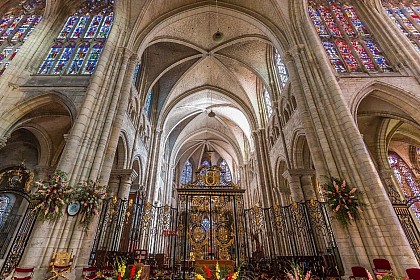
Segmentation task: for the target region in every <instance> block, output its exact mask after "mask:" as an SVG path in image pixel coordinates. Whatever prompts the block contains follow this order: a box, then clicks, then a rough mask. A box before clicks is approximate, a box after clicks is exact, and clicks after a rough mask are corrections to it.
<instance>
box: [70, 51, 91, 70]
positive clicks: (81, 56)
mask: <svg viewBox="0 0 420 280" xmlns="http://www.w3.org/2000/svg"><path fill="white" fill-rule="evenodd" d="M89 48H90V45H89V44H83V45H80V46H79V48H78V49H77V52H76V54H75V56H74V59H73V61H72V62H71V65H70V68H69V70H68V73H69V74H79V73H80V70H81V69H82V65H83V62H84V61H85V58H86V56H87V53H88V51H89Z"/></svg>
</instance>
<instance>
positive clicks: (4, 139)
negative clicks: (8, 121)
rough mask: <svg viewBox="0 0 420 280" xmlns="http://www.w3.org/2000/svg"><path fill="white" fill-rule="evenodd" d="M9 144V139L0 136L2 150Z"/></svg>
mask: <svg viewBox="0 0 420 280" xmlns="http://www.w3.org/2000/svg"><path fill="white" fill-rule="evenodd" d="M6 143H7V138H6V137H5V136H0V149H1V148H4V147H5V146H6Z"/></svg>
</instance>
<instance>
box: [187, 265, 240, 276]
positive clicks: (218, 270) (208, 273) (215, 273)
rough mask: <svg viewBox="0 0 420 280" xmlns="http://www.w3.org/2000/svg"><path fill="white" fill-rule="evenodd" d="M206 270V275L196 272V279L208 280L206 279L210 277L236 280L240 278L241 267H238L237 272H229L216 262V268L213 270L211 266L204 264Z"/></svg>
mask: <svg viewBox="0 0 420 280" xmlns="http://www.w3.org/2000/svg"><path fill="white" fill-rule="evenodd" d="M204 272H205V276H206V277H204V276H203V275H201V274H199V273H194V279H195V280H206V279H210V280H222V279H223V280H236V279H240V277H239V272H240V269H238V271H236V272H231V273H229V271H228V269H227V268H222V269H221V268H220V266H219V263H218V262H217V263H216V267H215V270H214V271H212V270H210V268H208V267H207V266H204Z"/></svg>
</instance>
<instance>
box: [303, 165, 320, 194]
mask: <svg viewBox="0 0 420 280" xmlns="http://www.w3.org/2000/svg"><path fill="white" fill-rule="evenodd" d="M300 172H301V176H300V182H301V184H302V191H303V196H304V198H305V200H309V199H311V198H314V199H316V198H317V195H316V192H315V189H314V186H313V184H312V178H313V176H314V175H315V171H314V170H301V171H300Z"/></svg>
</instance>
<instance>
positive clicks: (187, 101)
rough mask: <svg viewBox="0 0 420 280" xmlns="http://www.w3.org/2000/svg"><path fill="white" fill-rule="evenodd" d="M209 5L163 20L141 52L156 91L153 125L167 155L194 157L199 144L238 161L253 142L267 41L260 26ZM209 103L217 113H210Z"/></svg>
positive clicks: (258, 123)
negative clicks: (201, 10)
mask: <svg viewBox="0 0 420 280" xmlns="http://www.w3.org/2000/svg"><path fill="white" fill-rule="evenodd" d="M219 24H220V30H221V31H222V32H223V34H224V38H223V40H222V41H221V42H216V41H215V40H213V38H212V35H213V34H214V33H215V32H216V31H217V15H216V12H215V9H214V7H212V8H210V7H209V9H208V11H207V12H204V13H200V14H195V15H191V16H187V17H180V18H179V20H178V21H175V22H173V23H171V24H170V25H167V26H165V27H161V28H160V30H159V32H157V33H156V35H155V37H154V39H153V40H152V41H151V43H150V44H149V47H148V48H147V49H146V51H145V53H144V56H143V61H142V63H143V65H146V66H145V67H146V69H147V79H146V88H147V89H153V94H154V96H155V97H154V98H156V95H158V106H157V110H158V114H159V118H158V121H157V122H158V126H159V127H160V128H162V130H163V131H162V136H163V140H164V141H165V142H164V144H165V147H166V148H167V149H169V151H171V155H170V161H171V163H172V164H174V165H178V164H179V165H181V166H182V165H183V164H184V163H185V162H186V161H187V160H188V159H189V158H193V157H194V158H200V156H198V155H197V153H198V154H200V153H202V151H203V149H204V147H207V149H211V150H214V151H216V152H217V153H218V154H219V155H220V156H221V157H223V158H225V160H226V161H227V162H228V164H229V166H230V167H231V168H232V165H234V164H235V165H236V166H238V165H241V164H242V163H243V161H245V160H247V156H248V154H249V152H250V151H249V149H252V145H253V144H252V139H251V132H252V130H255V129H257V128H258V127H261V122H262V120H261V118H262V115H261V113H260V112H259V111H260V106H261V105H260V104H259V101H258V98H257V96H258V95H260V94H261V89H262V86H263V85H267V84H268V81H269V78H268V77H269V74H268V66H267V56H268V52H269V51H271V48H272V47H271V44H270V43H269V41H268V40H267V39H266V37H265V36H264V33H263V32H262V31H260V30H259V29H258V28H257V27H255V26H253V25H251V24H250V23H249V22H246V21H244V20H242V19H239V18H235V17H233V16H231V15H227V14H224V13H223V11H222V10H219ZM210 111H213V112H214V113H215V117H209V116H208V113H209V112H210Z"/></svg>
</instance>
